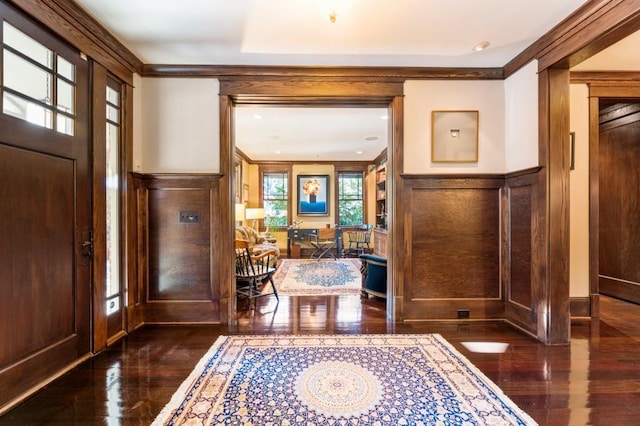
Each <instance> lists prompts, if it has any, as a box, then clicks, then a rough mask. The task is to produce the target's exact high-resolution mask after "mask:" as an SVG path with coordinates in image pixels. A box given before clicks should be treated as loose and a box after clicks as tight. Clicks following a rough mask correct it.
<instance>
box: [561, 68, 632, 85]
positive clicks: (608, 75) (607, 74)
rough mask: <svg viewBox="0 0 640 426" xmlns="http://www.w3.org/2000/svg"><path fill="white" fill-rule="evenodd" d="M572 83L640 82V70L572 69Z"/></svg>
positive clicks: (570, 77) (570, 75)
mask: <svg viewBox="0 0 640 426" xmlns="http://www.w3.org/2000/svg"><path fill="white" fill-rule="evenodd" d="M569 80H570V82H571V84H591V83H596V82H602V83H604V84H612V83H613V84H615V83H617V82H622V81H633V82H636V83H637V82H640V71H571V73H570V74H569Z"/></svg>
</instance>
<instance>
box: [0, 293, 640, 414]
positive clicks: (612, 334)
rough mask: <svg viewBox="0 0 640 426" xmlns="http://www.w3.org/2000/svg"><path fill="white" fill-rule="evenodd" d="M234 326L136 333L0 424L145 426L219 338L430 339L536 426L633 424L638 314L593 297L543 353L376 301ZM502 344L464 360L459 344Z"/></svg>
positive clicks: (301, 305) (292, 306)
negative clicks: (592, 307) (402, 317)
mask: <svg viewBox="0 0 640 426" xmlns="http://www.w3.org/2000/svg"><path fill="white" fill-rule="evenodd" d="M280 299H281V300H280V303H279V304H278V305H276V303H275V300H273V299H268V298H267V299H264V300H259V301H258V302H257V303H258V304H257V307H256V310H255V311H243V312H241V315H240V319H239V322H238V325H237V326H236V327H233V328H229V327H226V326H212V325H206V326H146V327H144V328H142V329H140V330H137V331H135V332H133V333H131V334H130V335H129V336H127V337H126V338H124V339H122V340H121V341H119V342H117V343H115V344H114V345H113V346H111V347H110V348H109V349H108V350H106V351H105V352H103V353H101V354H99V355H98V356H96V357H94V358H93V359H91V360H89V361H87V362H85V363H83V364H81V365H80V366H78V367H77V368H75V369H74V370H72V371H71V372H70V373H68V374H66V375H64V376H62V377H61V378H60V379H58V380H56V381H55V382H53V383H51V384H50V385H49V386H47V387H46V388H45V389H43V390H42V391H40V392H38V393H37V394H35V395H34V396H32V397H31V398H29V399H28V400H27V401H25V402H24V403H23V404H21V405H19V406H18V407H16V408H15V409H13V410H12V411H10V412H8V413H7V414H5V415H4V416H2V417H0V425H35V424H51V425H71V424H79V425H104V424H108V425H147V424H149V423H150V422H151V421H152V420H153V419H154V418H155V416H156V415H157V414H158V413H159V412H160V410H161V409H162V408H163V407H164V405H165V404H166V403H167V402H168V401H169V399H170V398H171V396H172V395H173V393H174V392H175V390H176V389H177V388H178V386H179V385H180V384H181V383H182V381H183V380H184V379H185V378H186V377H187V376H188V374H189V373H190V372H191V370H192V369H193V367H194V366H195V364H196V363H197V361H198V360H199V359H200V358H201V357H202V356H203V355H204V354H205V353H206V351H207V350H208V349H209V347H210V346H211V345H212V344H213V342H214V341H215V340H216V338H217V337H218V336H220V335H232V334H288V333H295V334H301V333H306V334H330V333H336V334H372V333H390V334H402V333H440V334H441V335H442V336H443V337H445V338H446V339H447V340H448V341H449V342H451V343H452V344H453V346H454V347H456V349H458V350H459V351H460V352H461V353H462V354H463V355H464V356H466V357H467V358H468V359H469V360H470V361H471V362H472V363H473V364H474V365H475V366H476V367H478V368H479V369H480V370H481V371H482V372H483V373H484V374H485V375H486V376H487V377H489V378H490V379H491V380H493V381H494V382H495V383H496V384H497V385H498V386H499V387H500V388H501V389H502V390H503V391H504V392H505V393H506V394H507V395H508V396H509V397H510V398H511V399H512V400H513V401H514V402H515V403H516V404H518V405H519V406H520V407H521V408H522V409H523V410H525V411H526V412H527V413H529V414H530V415H531V416H532V417H533V418H534V419H535V420H536V421H538V422H539V423H540V424H541V425H582V424H594V425H612V424H615V425H635V424H638V419H639V418H640V369H639V368H638V365H640V324H639V323H638V321H637V318H638V317H640V306H638V305H634V304H630V303H627V302H623V301H620V300H616V299H612V298H608V297H602V298H601V302H600V303H601V305H600V306H601V317H600V318H599V319H595V320H592V321H585V320H580V321H575V322H574V323H573V324H572V328H571V331H572V338H571V343H570V344H569V345H559V346H544V345H542V344H540V343H538V342H537V341H535V340H534V339H532V338H530V337H529V336H526V335H524V334H522V333H520V332H519V331H518V330H516V329H514V328H512V327H510V326H509V325H506V324H504V323H501V322H464V323H456V322H428V323H417V322H411V323H402V324H388V323H387V321H386V314H385V310H384V301H381V300H378V299H366V300H361V299H360V298H359V297H358V296H347V297H345V296H340V297H338V296H317V297H306V298H305V297H286V296H281V298H280ZM483 341H484V342H504V343H508V344H509V347H508V349H507V350H506V352H504V353H500V354H496V353H493V354H491V353H474V352H470V351H469V350H467V349H466V348H465V347H464V345H463V342H483Z"/></svg>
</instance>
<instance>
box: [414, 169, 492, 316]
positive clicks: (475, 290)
mask: <svg viewBox="0 0 640 426" xmlns="http://www.w3.org/2000/svg"><path fill="white" fill-rule="evenodd" d="M405 177H407V176H405ZM503 182H504V179H500V178H493V177H490V178H486V177H482V176H476V177H468V178H465V179H460V178H457V177H455V176H452V177H429V176H424V177H421V178H418V177H411V178H410V179H407V180H406V181H405V184H404V186H405V197H406V198H405V200H407V205H406V207H407V208H408V212H407V215H406V221H405V227H406V230H407V232H406V233H405V238H407V239H408V240H407V245H408V256H407V258H406V259H405V262H404V265H405V277H404V282H405V283H407V284H406V286H405V288H404V300H403V304H404V313H405V319H413V320H415V319H435V318H438V319H452V318H457V315H458V309H468V310H469V311H470V316H471V318H472V319H485V318H501V317H502V315H503V301H502V292H501V288H500V257H501V256H500V238H501V232H500V188H501V186H502V184H503Z"/></svg>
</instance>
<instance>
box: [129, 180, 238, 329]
mask: <svg viewBox="0 0 640 426" xmlns="http://www.w3.org/2000/svg"><path fill="white" fill-rule="evenodd" d="M134 179H135V181H136V188H137V192H138V206H137V210H138V212H139V215H140V218H143V219H144V218H146V219H147V220H146V221H143V220H140V221H139V226H138V238H139V243H138V244H139V246H141V247H142V251H141V253H139V254H138V256H139V257H138V262H137V263H138V268H139V269H143V271H144V273H143V274H142V275H141V274H140V273H139V276H140V280H141V281H142V282H141V283H139V285H141V287H143V288H144V289H145V290H146V291H145V293H144V299H143V302H142V306H141V309H142V312H143V317H144V322H145V323H150V322H152V323H175V322H180V323H218V322H220V321H221V320H222V317H221V315H222V310H223V309H227V307H226V306H227V303H228V301H226V300H224V299H225V297H224V296H223V292H222V289H221V285H220V282H221V275H220V273H219V270H218V268H217V266H216V265H219V264H220V262H221V261H222V258H223V257H224V256H223V253H222V252H221V250H220V248H219V247H220V240H219V238H218V237H216V235H219V226H220V225H219V224H220V222H219V219H216V216H217V215H218V213H219V210H218V206H219V180H220V175H139V174H135V175H134ZM181 212H197V213H198V214H199V222H196V223H184V222H180V213H181Z"/></svg>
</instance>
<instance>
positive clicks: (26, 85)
mask: <svg viewBox="0 0 640 426" xmlns="http://www.w3.org/2000/svg"><path fill="white" fill-rule="evenodd" d="M2 37H3V50H2V72H3V81H2V86H3V93H2V112H3V113H5V114H7V115H10V116H12V117H15V118H19V119H21V120H25V121H28V122H29V123H32V124H35V125H38V126H41V127H46V128H47V129H55V130H56V131H58V132H59V133H63V134H66V135H70V136H73V134H74V124H75V118H76V116H75V113H76V111H75V109H76V108H75V102H76V101H75V92H76V76H75V65H73V64H72V63H70V62H69V61H67V60H66V59H65V58H63V57H62V56H60V55H58V54H57V53H56V52H54V51H52V50H51V49H48V48H46V47H44V46H43V45H42V44H40V43H39V42H37V41H36V40H34V39H33V38H31V37H29V36H28V35H26V34H25V33H23V32H22V31H20V30H18V29H17V28H15V27H14V26H12V25H11V24H9V23H7V22H6V21H5V22H3V27H2Z"/></svg>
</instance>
